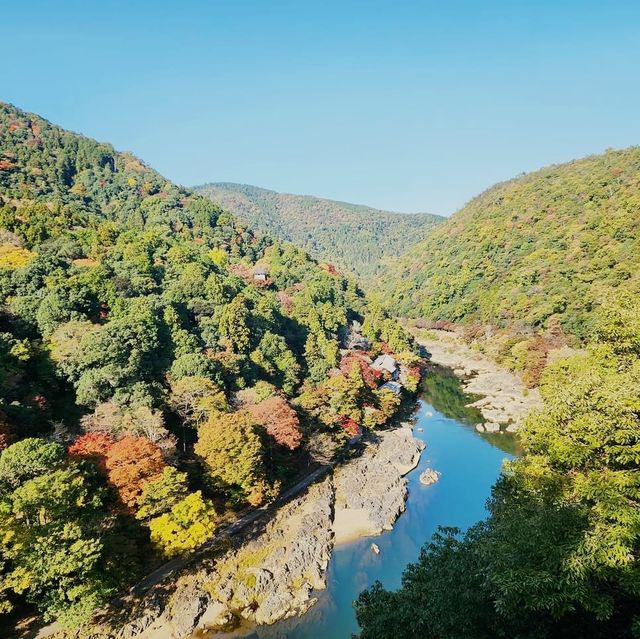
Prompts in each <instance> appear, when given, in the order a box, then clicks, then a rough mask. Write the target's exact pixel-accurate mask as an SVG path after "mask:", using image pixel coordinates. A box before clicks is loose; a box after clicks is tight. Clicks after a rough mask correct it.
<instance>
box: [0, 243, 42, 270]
mask: <svg viewBox="0 0 640 639" xmlns="http://www.w3.org/2000/svg"><path fill="white" fill-rule="evenodd" d="M34 257H35V253H32V252H31V251H28V250H27V249H25V248H20V247H19V246H13V245H12V244H4V245H2V246H0V268H9V269H16V268H22V267H23V266H26V265H27V264H28V263H29V262H30V261H31V260H32V259H33V258H34Z"/></svg>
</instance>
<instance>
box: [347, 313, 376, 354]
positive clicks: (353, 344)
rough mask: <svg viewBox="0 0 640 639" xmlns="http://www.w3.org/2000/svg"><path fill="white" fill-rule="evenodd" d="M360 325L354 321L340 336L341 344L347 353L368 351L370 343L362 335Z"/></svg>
mask: <svg viewBox="0 0 640 639" xmlns="http://www.w3.org/2000/svg"><path fill="white" fill-rule="evenodd" d="M361 331H362V325H361V324H360V322H358V321H356V320H354V321H353V322H351V324H350V325H349V327H348V328H347V329H346V331H344V333H343V335H342V336H341V342H342V344H343V345H344V347H345V348H346V349H347V350H349V351H368V350H369V349H370V348H371V342H370V341H369V340H368V339H367V338H366V337H364V335H362V332H361Z"/></svg>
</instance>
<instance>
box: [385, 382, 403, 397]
mask: <svg viewBox="0 0 640 639" xmlns="http://www.w3.org/2000/svg"><path fill="white" fill-rule="evenodd" d="M380 390H390V391H391V392H392V393H393V394H394V395H400V393H401V392H402V384H400V383H399V382H386V383H384V384H383V385H382V386H380Z"/></svg>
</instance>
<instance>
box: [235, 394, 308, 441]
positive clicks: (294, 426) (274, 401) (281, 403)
mask: <svg viewBox="0 0 640 639" xmlns="http://www.w3.org/2000/svg"><path fill="white" fill-rule="evenodd" d="M247 409H248V410H249V412H250V413H251V415H252V416H253V418H254V419H255V420H256V422H258V424H260V425H261V426H263V427H264V429H265V430H266V431H267V433H268V434H269V435H270V436H271V437H273V438H274V439H275V440H276V442H278V444H280V445H281V446H286V447H287V448H288V449H289V450H295V449H296V448H298V446H300V444H301V442H302V433H301V432H300V420H299V419H298V414H297V413H296V411H295V410H293V408H291V406H289V403H288V402H287V400H286V399H285V398H284V397H280V396H279V395H275V396H274V397H269V398H267V399H265V400H263V401H261V402H260V403H259V404H254V405H253V406H248V407H247Z"/></svg>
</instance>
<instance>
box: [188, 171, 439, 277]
mask: <svg viewBox="0 0 640 639" xmlns="http://www.w3.org/2000/svg"><path fill="white" fill-rule="evenodd" d="M195 188H196V190H197V191H199V192H200V193H202V194H203V195H206V196H207V197H209V198H210V199H211V200H212V201H213V202H216V203H218V204H220V205H221V206H222V207H223V208H225V209H228V210H230V211H232V212H233V213H235V214H236V215H237V216H238V217H239V218H240V219H242V220H243V221H245V222H246V223H247V224H248V225H249V226H250V227H251V228H254V229H256V230H259V231H261V232H263V233H270V234H272V235H274V236H276V237H278V238H280V239H283V240H287V241H290V242H293V243H294V244H295V245H296V246H299V247H301V248H303V249H305V250H307V251H309V253H310V254H311V255H313V256H314V257H316V258H317V259H319V260H324V261H327V262H331V263H333V264H335V265H336V266H338V267H339V268H340V269H341V270H344V271H345V272H347V273H352V274H354V275H357V276H359V277H360V278H361V281H362V282H363V284H364V285H365V286H366V285H367V282H368V280H369V278H371V277H372V276H374V275H375V274H376V273H377V272H378V271H379V269H380V266H381V262H382V260H384V259H386V258H390V257H395V256H397V255H398V254H400V253H402V252H403V251H405V250H406V249H408V248H409V247H410V246H412V245H413V244H415V243H416V242H418V241H420V240H421V239H423V238H425V237H426V236H427V235H428V234H429V233H430V232H431V230H432V229H433V228H434V227H436V226H437V224H439V223H440V222H441V221H442V220H443V219H444V218H441V217H440V216H438V215H430V214H427V213H414V214H406V215H405V214H402V213H391V212H389V211H381V210H378V209H373V208H370V207H368V206H359V205H357V204H348V203H346V202H336V201H334V200H326V199H322V198H318V197H312V196H309V195H291V194H288V193H277V192H275V191H268V190H267V189H261V188H258V187H255V186H249V185H245V184H231V183H219V184H205V185H203V186H198V187H195Z"/></svg>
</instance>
